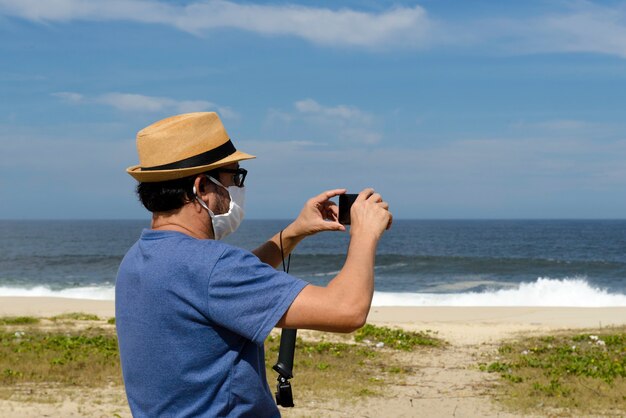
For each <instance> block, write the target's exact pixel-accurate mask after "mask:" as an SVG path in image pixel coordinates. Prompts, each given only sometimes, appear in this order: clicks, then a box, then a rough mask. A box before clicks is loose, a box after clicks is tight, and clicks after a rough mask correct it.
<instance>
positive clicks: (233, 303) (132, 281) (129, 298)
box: [115, 230, 307, 417]
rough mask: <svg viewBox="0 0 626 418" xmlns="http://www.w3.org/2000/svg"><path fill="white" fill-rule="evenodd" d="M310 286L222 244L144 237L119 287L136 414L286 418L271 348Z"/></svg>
mask: <svg viewBox="0 0 626 418" xmlns="http://www.w3.org/2000/svg"><path fill="white" fill-rule="evenodd" d="M306 285H307V283H306V282H304V281H302V280H299V279H297V278H295V277H292V276H290V275H288V274H285V273H284V272H280V271H277V270H275V269H273V268H272V267H271V266H269V265H267V264H264V263H262V262H261V261H260V260H259V259H258V258H257V257H256V256H255V255H254V254H252V253H250V252H248V251H245V250H242V249H239V248H236V247H232V246H230V245H226V244H224V243H222V242H219V241H214V240H198V239H195V238H192V237H190V236H187V235H185V234H182V233H178V232H172V231H154V230H144V231H143V233H142V234H141V238H140V239H139V241H137V242H136V243H135V244H134V245H133V247H132V248H131V249H130V250H129V251H128V253H127V254H126V256H125V257H124V259H123V261H122V264H121V265H120V269H119V271H118V275H117V282H116V285H115V315H116V325H117V335H118V339H119V348H120V357H121V363H122V372H123V376H124V384H125V386H126V395H127V397H128V403H129V405H130V409H131V411H132V413H133V415H134V416H135V417H191V416H193V417H218V416H229V417H230V416H237V417H238V416H250V417H273V416H280V413H279V412H278V408H277V407H276V404H275V402H274V399H273V395H272V393H271V392H270V389H269V386H268V385H267V381H266V376H265V361H264V358H265V354H264V349H263V342H264V340H265V338H266V337H267V336H268V335H269V333H270V331H271V330H272V328H273V327H274V326H275V325H276V323H277V322H278V321H279V320H280V318H281V317H282V316H283V314H284V313H285V312H286V311H287V309H288V308H289V306H290V305H291V303H292V302H293V300H294V299H295V297H296V296H297V295H298V293H299V292H300V291H301V290H302V289H303V288H304V286H306Z"/></svg>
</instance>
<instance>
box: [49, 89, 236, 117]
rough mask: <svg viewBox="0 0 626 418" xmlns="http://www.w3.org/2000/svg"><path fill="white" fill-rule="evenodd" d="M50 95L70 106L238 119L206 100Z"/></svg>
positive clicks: (225, 109) (139, 96)
mask: <svg viewBox="0 0 626 418" xmlns="http://www.w3.org/2000/svg"><path fill="white" fill-rule="evenodd" d="M52 95H53V96H54V97H58V98H60V99H62V100H63V101H65V102H68V103H72V104H77V103H95V104H101V105H107V106H111V107H113V108H115V109H118V110H122V111H128V112H164V111H170V112H176V113H190V112H203V111H209V110H215V111H217V112H218V113H219V114H220V115H221V116H222V117H223V118H225V119H235V118H237V117H238V115H237V113H236V112H235V111H233V110H232V109H231V108H229V107H225V106H218V105H216V104H215V103H212V102H209V101H206V100H175V99H170V98H167V97H157V96H145V95H143V94H133V93H115V92H114V93H105V94H102V95H99V96H95V97H85V96H84V95H82V94H80V93H74V92H59V93H53V94H52Z"/></svg>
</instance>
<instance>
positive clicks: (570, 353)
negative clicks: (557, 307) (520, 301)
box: [480, 327, 626, 416]
mask: <svg viewBox="0 0 626 418" xmlns="http://www.w3.org/2000/svg"><path fill="white" fill-rule="evenodd" d="M480 368H481V370H483V371H486V372H489V373H498V374H499V375H500V376H501V383H502V384H501V385H499V386H498V392H499V393H498V399H499V400H501V401H502V402H503V403H504V404H506V405H507V406H508V407H510V408H512V409H513V410H515V411H523V412H528V413H533V412H534V413H538V412H542V413H545V411H547V410H548V411H549V410H553V411H555V413H559V412H562V413H565V414H567V415H574V416H576V415H578V416H583V415H607V414H608V415H615V414H617V415H621V416H623V415H624V414H626V327H617V328H603V329H598V330H587V331H585V332H580V331H568V332H565V331H564V332H560V333H555V334H553V335H544V336H536V337H530V338H524V339H521V340H514V341H508V342H506V343H503V344H502V345H501V346H500V347H499V349H498V353H497V355H496V356H495V357H494V358H492V359H490V361H489V362H487V363H482V364H481V365H480Z"/></svg>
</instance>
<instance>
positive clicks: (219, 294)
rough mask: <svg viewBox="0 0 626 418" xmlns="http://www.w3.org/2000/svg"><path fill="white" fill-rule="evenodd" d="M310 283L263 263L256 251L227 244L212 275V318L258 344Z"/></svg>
mask: <svg viewBox="0 0 626 418" xmlns="http://www.w3.org/2000/svg"><path fill="white" fill-rule="evenodd" d="M307 284H308V283H307V282H305V281H303V280H300V279H298V278H296V277H293V276H291V275H289V274H286V273H284V272H282V271H277V270H276V269H274V268H272V267H271V266H269V265H268V264H265V263H262V262H261V261H260V260H259V259H258V258H257V257H256V256H255V255H254V254H252V253H250V252H248V251H244V250H241V249H238V248H235V247H226V249H225V251H224V253H223V254H222V256H221V257H220V259H219V260H218V261H217V263H216V264H215V267H214V268H213V270H212V272H211V275H210V277H209V286H208V301H207V302H208V306H207V312H208V313H209V317H210V318H211V320H213V321H214V322H215V323H217V324H218V325H220V326H222V327H224V328H226V329H228V330H230V331H232V332H235V333H237V334H239V335H241V336H243V337H245V338H247V339H249V340H251V341H254V342H256V343H257V344H259V345H260V344H263V341H265V338H267V336H268V335H269V333H270V331H271V330H272V328H274V326H276V323H277V322H278V321H279V320H280V318H281V317H282V316H283V315H284V314H285V312H286V311H287V309H288V308H289V306H290V305H291V303H292V302H293V300H294V299H295V298H296V296H297V295H298V293H300V291H301V290H302V289H303V288H304V287H305V286H306V285H307Z"/></svg>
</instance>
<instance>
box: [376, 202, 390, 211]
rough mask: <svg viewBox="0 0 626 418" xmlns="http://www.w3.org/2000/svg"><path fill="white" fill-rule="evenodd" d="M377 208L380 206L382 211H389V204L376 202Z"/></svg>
mask: <svg viewBox="0 0 626 418" xmlns="http://www.w3.org/2000/svg"><path fill="white" fill-rule="evenodd" d="M378 206H380V207H381V208H383V209H387V210H388V209H389V203H387V202H378Z"/></svg>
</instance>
